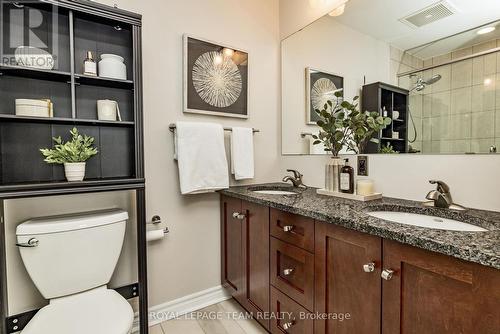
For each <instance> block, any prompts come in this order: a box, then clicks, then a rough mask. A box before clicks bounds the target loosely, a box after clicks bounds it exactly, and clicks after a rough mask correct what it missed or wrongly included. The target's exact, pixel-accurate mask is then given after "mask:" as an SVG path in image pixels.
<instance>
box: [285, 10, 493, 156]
mask: <svg viewBox="0 0 500 334" xmlns="http://www.w3.org/2000/svg"><path fill="white" fill-rule="evenodd" d="M285 5H286V4H285ZM388 6H390V8H391V11H390V12H388V11H387V10H386V9H387V7H388ZM439 6H445V7H446V8H448V10H447V11H446V12H447V15H446V17H439V18H437V17H435V16H434V18H436V19H429V18H425V16H424V17H420V16H419V13H421V12H423V10H424V9H425V10H427V11H434V10H439V8H441V7H439ZM499 9H500V3H498V1H495V0H485V1H484V3H483V2H482V8H481V10H477V7H474V6H473V4H472V3H469V2H467V1H456V4H455V6H447V2H439V3H436V2H435V1H431V0H423V1H420V2H393V1H389V0H380V1H370V0H349V1H348V2H346V3H345V6H344V7H343V10H342V11H335V10H334V11H333V12H331V13H327V14H326V15H325V16H323V17H321V18H319V19H318V20H316V21H314V22H312V23H311V24H309V25H307V26H305V27H303V28H302V29H300V30H299V31H297V32H296V33H294V34H292V35H290V36H288V37H286V38H285V39H283V40H282V48H281V52H282V108H283V109H282V120H283V121H282V143H283V144H282V153H283V154H285V155H289V154H303V155H304V154H306V155H307V154H325V153H324V152H323V150H322V148H315V147H314V146H313V145H311V143H312V142H313V141H314V137H313V136H314V135H317V134H318V132H319V131H320V128H319V127H318V126H317V125H316V121H317V117H318V115H317V114H316V113H315V112H314V109H315V107H314V103H316V104H324V102H325V100H327V99H328V96H329V95H328V94H330V92H331V89H334V86H335V88H337V89H339V88H340V87H339V86H338V85H337V83H336V82H334V81H333V80H331V79H330V81H332V82H333V83H334V85H330V84H329V83H328V82H327V81H324V82H323V81H319V79H318V78H315V75H318V76H319V75H324V76H327V75H328V74H329V73H341V75H340V76H338V75H337V77H339V78H340V79H342V88H343V97H342V98H343V99H345V100H347V101H351V100H352V99H353V98H354V97H355V96H360V100H359V105H360V108H361V109H362V110H364V111H370V112H377V113H379V114H380V116H382V117H389V118H390V119H391V120H392V123H391V124H390V125H389V126H387V127H386V128H385V129H383V130H381V131H380V133H377V134H374V136H373V137H374V139H375V140H374V141H371V142H370V144H369V145H367V146H366V147H365V148H364V151H363V152H361V153H366V154H373V153H379V154H404V153H409V154H495V153H497V152H498V149H497V148H498V147H500V98H499V97H500V21H499V20H498V15H497V14H493V12H495V10H496V12H497V13H498V10H499ZM471 12H474V13H475V14H474V15H475V16H474V17H473V18H472V17H471V15H469V13H471ZM382 17H383V18H384V19H383V20H374V19H373V18H382ZM304 68H309V69H321V70H311V71H310V73H308V74H307V75H306V76H305V78H304V75H303V73H304ZM318 81H319V82H318ZM315 83H317V86H318V89H317V90H315V89H314V87H313V86H314V84H315ZM304 85H305V86H306V89H305V90H304V89H303V87H304ZM304 115H305V117H304ZM341 153H342V152H341Z"/></svg>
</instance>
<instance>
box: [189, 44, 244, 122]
mask: <svg viewBox="0 0 500 334" xmlns="http://www.w3.org/2000/svg"><path fill="white" fill-rule="evenodd" d="M184 112H187V113H197V114H208V115H217V116H226V117H238V118H248V52H246V51H243V50H241V49H237V48H234V47H231V46H228V45H222V44H219V43H216V42H211V41H208V40H204V39H200V38H197V37H193V36H190V35H184Z"/></svg>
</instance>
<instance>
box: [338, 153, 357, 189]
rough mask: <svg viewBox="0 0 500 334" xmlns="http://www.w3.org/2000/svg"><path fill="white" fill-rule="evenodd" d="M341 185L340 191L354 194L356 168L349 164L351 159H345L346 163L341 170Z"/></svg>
mask: <svg viewBox="0 0 500 334" xmlns="http://www.w3.org/2000/svg"><path fill="white" fill-rule="evenodd" d="M339 185H340V186H339V188H340V192H343V193H346V194H354V168H352V167H351V166H349V159H345V165H344V167H342V169H341V170H340V177H339Z"/></svg>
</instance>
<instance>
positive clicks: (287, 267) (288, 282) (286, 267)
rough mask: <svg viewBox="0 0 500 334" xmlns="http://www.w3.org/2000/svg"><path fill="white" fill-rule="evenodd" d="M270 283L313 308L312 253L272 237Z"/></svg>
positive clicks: (307, 307) (309, 308) (308, 307)
mask: <svg viewBox="0 0 500 334" xmlns="http://www.w3.org/2000/svg"><path fill="white" fill-rule="evenodd" d="M271 285H273V286H274V287H275V288H277V289H278V290H280V291H281V292H283V293H285V294H286V295H287V296H289V297H291V298H292V299H294V300H295V301H296V302H298V303H299V304H301V305H302V306H304V307H305V308H306V309H308V310H310V311H311V310H313V305H314V255H313V254H311V253H309V252H307V251H305V250H303V249H302V248H299V247H295V246H293V245H290V244H288V243H286V242H283V241H281V240H278V239H276V238H273V237H272V238H271Z"/></svg>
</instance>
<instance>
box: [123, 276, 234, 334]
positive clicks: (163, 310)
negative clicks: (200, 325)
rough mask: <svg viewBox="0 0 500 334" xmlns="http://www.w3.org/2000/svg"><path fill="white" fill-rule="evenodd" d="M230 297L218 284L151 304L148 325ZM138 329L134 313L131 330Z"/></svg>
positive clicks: (134, 331) (135, 330)
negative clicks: (158, 303)
mask: <svg viewBox="0 0 500 334" xmlns="http://www.w3.org/2000/svg"><path fill="white" fill-rule="evenodd" d="M230 298H231V296H230V295H229V294H228V293H227V292H226V290H225V289H224V288H223V287H222V286H220V285H219V286H216V287H213V288H210V289H207V290H203V291H200V292H196V293H193V294H191V295H188V296H184V297H181V298H178V299H175V300H172V301H169V302H167V303H164V304H160V305H156V306H152V307H150V308H149V319H148V322H149V326H154V325H157V324H159V323H161V322H164V321H167V320H170V319H173V318H175V317H177V316H181V315H184V314H187V313H190V312H194V311H197V310H200V309H202V308H205V307H208V306H210V305H214V304H217V303H220V302H223V301H224V300H228V299H230ZM138 330H139V318H138V315H137V314H136V317H135V319H134V326H133V330H132V332H133V333H136V332H137V331H138Z"/></svg>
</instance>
